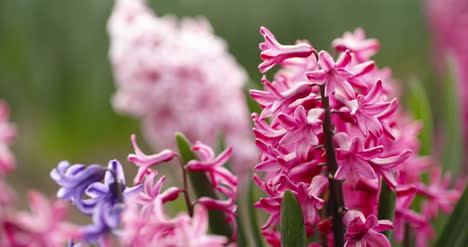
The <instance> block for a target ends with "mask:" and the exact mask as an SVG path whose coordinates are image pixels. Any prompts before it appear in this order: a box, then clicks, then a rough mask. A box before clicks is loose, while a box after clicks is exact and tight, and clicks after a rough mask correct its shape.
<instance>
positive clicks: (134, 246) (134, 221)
mask: <svg viewBox="0 0 468 247" xmlns="http://www.w3.org/2000/svg"><path fill="white" fill-rule="evenodd" d="M156 174H157V173H152V174H150V175H149V176H148V177H147V178H146V179H147V180H146V181H145V191H144V192H142V194H147V195H146V196H143V197H142V196H140V195H139V196H136V197H134V198H133V200H132V199H130V200H129V201H128V202H127V207H126V209H125V211H124V213H123V216H122V221H123V229H122V234H121V235H120V240H121V241H122V243H123V244H125V246H130V247H156V246H157V247H183V246H194V247H205V246H213V247H223V246H225V244H226V243H227V242H228V239H227V238H226V237H224V236H217V235H209V234H207V231H208V212H207V209H206V208H205V207H204V206H201V205H198V206H196V207H195V211H194V214H193V217H189V216H188V215H187V214H185V213H180V214H178V215H177V216H176V217H174V218H170V217H168V216H167V215H166V214H165V212H164V204H165V203H166V202H169V201H173V200H175V199H177V196H178V194H179V193H178V191H177V192H176V190H174V189H173V188H170V189H168V190H166V191H164V192H162V193H160V191H161V186H162V184H163V183H164V179H160V180H159V181H158V182H157V183H156V185H154V187H152V183H153V180H154V177H155V176H156ZM150 187H152V188H150ZM142 199H144V200H142ZM142 205H143V206H144V207H141V206H142Z"/></svg>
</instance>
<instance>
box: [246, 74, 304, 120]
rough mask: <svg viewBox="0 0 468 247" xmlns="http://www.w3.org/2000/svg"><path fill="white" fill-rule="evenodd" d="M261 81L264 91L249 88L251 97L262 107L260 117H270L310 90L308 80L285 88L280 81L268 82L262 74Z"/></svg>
mask: <svg viewBox="0 0 468 247" xmlns="http://www.w3.org/2000/svg"><path fill="white" fill-rule="evenodd" d="M262 83H263V85H264V87H265V89H266V91H258V90H250V95H251V96H252V98H254V99H255V100H257V101H258V102H259V103H260V105H261V106H262V107H263V108H264V110H263V111H262V114H261V115H260V119H264V118H266V117H270V116H272V115H273V114H276V113H277V112H278V111H285V110H286V109H287V108H288V106H289V105H290V104H292V103H294V102H297V101H298V100H300V99H303V98H305V97H307V96H309V95H310V93H311V92H312V87H311V86H312V85H311V84H310V83H308V82H302V83H298V84H297V85H295V86H292V87H291V88H285V85H284V84H282V83H281V81H280V82H278V81H274V82H270V81H268V79H266V76H263V77H262Z"/></svg>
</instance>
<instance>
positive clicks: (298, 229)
mask: <svg viewBox="0 0 468 247" xmlns="http://www.w3.org/2000/svg"><path fill="white" fill-rule="evenodd" d="M280 228H281V246H283V247H305V246H306V231H305V227H304V217H303V215H302V210H301V207H300V205H299V202H298V201H297V198H296V196H295V195H294V194H293V193H292V192H291V191H289V190H287V191H286V192H285V193H284V196H283V201H282V202H281V226H280Z"/></svg>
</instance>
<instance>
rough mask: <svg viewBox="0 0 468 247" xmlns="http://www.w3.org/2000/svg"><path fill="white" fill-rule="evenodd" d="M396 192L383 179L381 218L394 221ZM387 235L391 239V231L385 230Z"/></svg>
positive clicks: (380, 205) (380, 200)
mask: <svg viewBox="0 0 468 247" xmlns="http://www.w3.org/2000/svg"><path fill="white" fill-rule="evenodd" d="M395 204H396V193H395V192H394V191H392V190H391V189H390V188H389V187H388V185H387V184H386V183H385V181H383V180H382V189H381V190H380V197H379V220H390V221H393V217H394V216H395ZM384 234H385V236H387V238H388V239H389V240H390V237H391V231H390V230H388V231H385V232H384Z"/></svg>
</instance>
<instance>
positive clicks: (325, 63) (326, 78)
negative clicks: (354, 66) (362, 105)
mask: <svg viewBox="0 0 468 247" xmlns="http://www.w3.org/2000/svg"><path fill="white" fill-rule="evenodd" d="M318 64H319V66H320V69H319V70H315V71H309V72H306V76H307V78H308V79H309V81H311V82H312V83H315V84H318V85H323V84H325V96H330V94H331V93H333V92H335V91H336V90H340V93H342V94H344V95H346V96H347V97H349V98H354V97H355V93H354V89H353V87H352V86H351V84H349V82H348V81H347V80H348V78H351V77H352V76H353V74H352V73H351V71H350V70H349V67H350V65H351V53H350V52H349V51H346V52H344V53H342V55H341V56H340V57H339V58H338V61H337V62H336V63H335V60H334V59H333V57H332V56H330V54H328V52H326V51H320V52H319V60H318Z"/></svg>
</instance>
